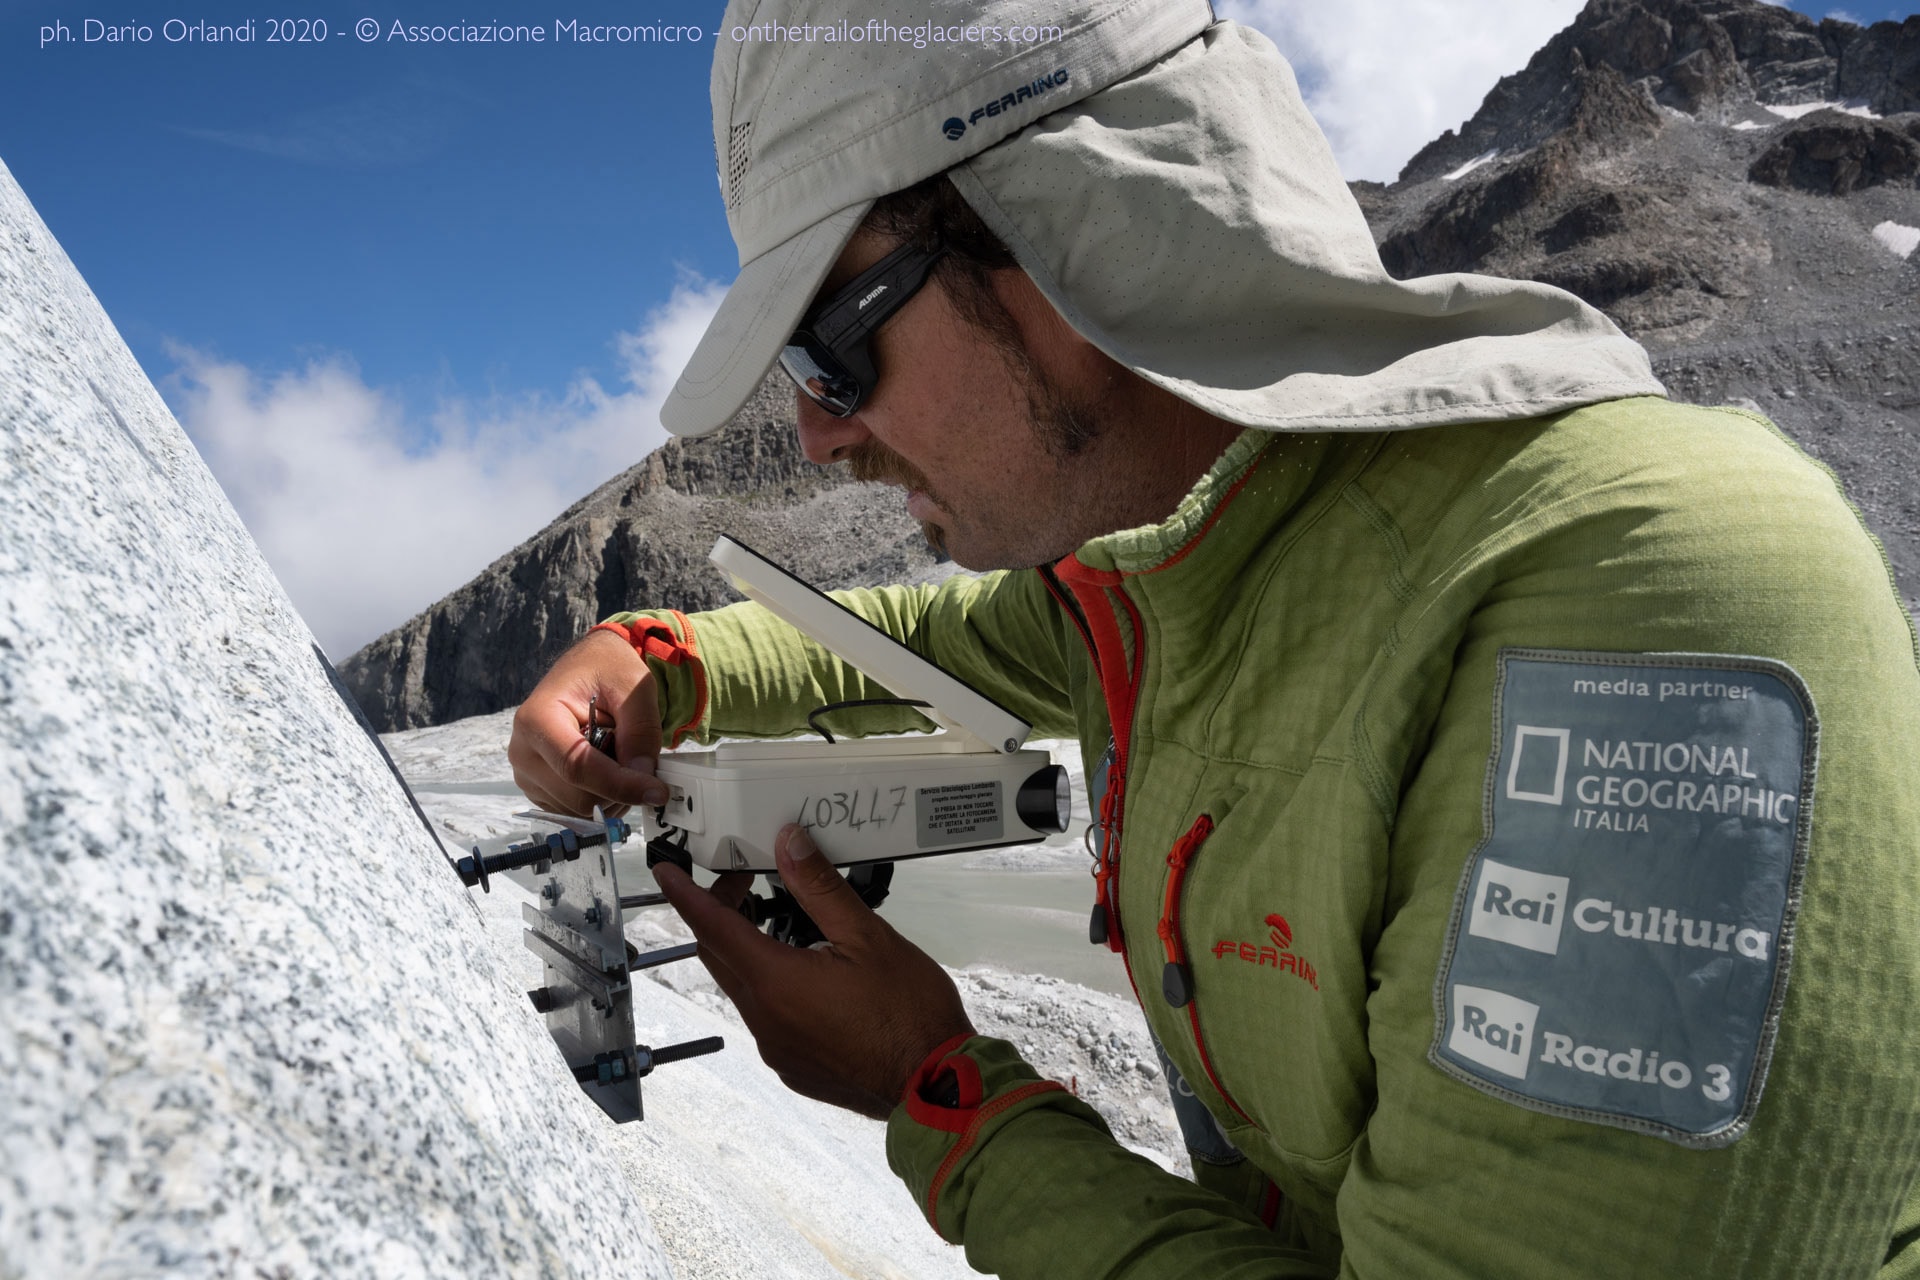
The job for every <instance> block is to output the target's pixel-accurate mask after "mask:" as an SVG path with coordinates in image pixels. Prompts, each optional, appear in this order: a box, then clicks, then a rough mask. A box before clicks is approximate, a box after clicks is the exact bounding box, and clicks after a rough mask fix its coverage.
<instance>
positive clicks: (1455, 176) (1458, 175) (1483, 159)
mask: <svg viewBox="0 0 1920 1280" xmlns="http://www.w3.org/2000/svg"><path fill="white" fill-rule="evenodd" d="M1499 154H1500V149H1499V148H1498V147H1495V148H1494V149H1493V150H1492V151H1489V152H1487V153H1486V154H1485V155H1479V156H1475V157H1474V158H1473V159H1471V160H1469V161H1467V162H1466V163H1465V164H1463V165H1461V166H1460V167H1459V168H1458V169H1455V170H1454V171H1453V172H1452V173H1443V174H1441V175H1440V181H1442V182H1458V181H1459V180H1460V179H1462V178H1464V177H1466V176H1467V175H1468V174H1470V173H1472V172H1473V171H1474V170H1475V169H1478V168H1479V167H1480V166H1481V165H1483V164H1487V163H1489V162H1491V161H1492V160H1493V159H1494V157H1496V156H1498V155H1499Z"/></svg>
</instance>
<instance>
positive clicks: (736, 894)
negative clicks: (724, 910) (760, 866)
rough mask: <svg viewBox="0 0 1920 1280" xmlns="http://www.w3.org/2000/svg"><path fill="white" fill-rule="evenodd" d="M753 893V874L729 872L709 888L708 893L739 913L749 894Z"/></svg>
mask: <svg viewBox="0 0 1920 1280" xmlns="http://www.w3.org/2000/svg"><path fill="white" fill-rule="evenodd" d="M752 891H753V873H752V872H750V871H729V872H727V873H726V874H725V875H723V876H721V877H720V878H719V879H718V880H715V881H714V882H713V883H712V884H711V885H709V886H707V892H708V893H710V894H712V895H713V896H714V897H715V898H718V899H719V900H720V901H721V902H722V903H724V904H726V905H727V906H728V907H731V908H732V909H733V910H735V911H738V910H739V909H740V904H741V903H743V902H745V901H746V900H747V894H749V893H750V892H752Z"/></svg>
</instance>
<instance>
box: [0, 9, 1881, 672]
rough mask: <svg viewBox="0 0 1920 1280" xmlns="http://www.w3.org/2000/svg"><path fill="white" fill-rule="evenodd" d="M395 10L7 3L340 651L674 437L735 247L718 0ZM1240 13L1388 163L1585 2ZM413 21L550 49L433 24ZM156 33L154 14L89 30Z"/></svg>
mask: <svg viewBox="0 0 1920 1280" xmlns="http://www.w3.org/2000/svg"><path fill="white" fill-rule="evenodd" d="M381 4H382V5H383V6H386V7H374V6H370V5H367V4H364V3H362V4H359V5H354V6H347V7H344V8H339V7H332V6H331V0H323V2H322V3H317V4H312V5H307V6H303V7H301V9H302V13H301V16H305V17H309V18H312V19H318V20H321V21H324V22H325V23H326V25H327V38H326V39H325V40H324V41H314V40H311V39H308V40H304V41H301V40H296V41H293V42H270V41H269V40H268V36H269V34H270V33H269V30H268V29H267V27H266V24H265V23H264V22H263V21H262V18H261V11H260V10H259V9H257V8H256V9H253V10H249V9H248V8H246V7H245V6H242V5H237V4H229V3H220V2H219V0H208V2H207V3H204V4H199V5H197V6H196V7H194V8H192V9H187V8H178V9H172V10H164V11H163V10H157V9H154V10H153V12H152V14H151V15H150V16H145V17H138V18H132V17H129V15H128V14H127V13H126V12H125V10H124V9H123V10H118V11H116V10H110V9H92V8H88V7H86V6H84V5H76V4H73V3H70V2H66V0H0V161H4V163H5V164H6V166H7V167H8V168H9V169H11V170H12V172H13V175H14V177H15V179H16V180H17V181H18V182H19V183H20V185H21V186H22V187H23V188H24V189H25V191H26V193H27V195H28V197H29V198H30V199H31V200H32V201H33V203H34V205H35V207H36V208H37V209H38V210H39V212H40V215H41V216H42V218H44V219H45V220H46V222H47V224H48V225H49V227H50V228H51V229H52V231H53V233H54V235H55V236H56V237H57V238H58V239H59V241H60V243H61V244H62V246H63V247H64V248H65V249H66V251H67V253H68V254H69V256H71V257H72V258H73V260H74V262H75V263H76V264H77V266H78V267H79V269H80V271H81V273H82V275H84V276H85V277H86V279H87V281H88V283H89V284H90V285H91V286H92V287H93V289H94V291H95V292H96V293H97V294H98V295H99V297H100V299H101V301H102V302H103V304H104V305H105V307H106V309H107V312H108V314H109V315H110V316H111V317H112V318H113V320H114V321H115V323H116V324H117V325H118V327H119V329H120V332H121V333H122V335H123V336H124V337H125V338H126V340H127V342H128V344H129V345H130V346H131V347H132V349H133V352H134V354H135V356H136V357H137V358H138V359H139V360H140V362H141V364H142V365H143V366H144V367H145V368H146V370H147V371H148V373H149V375H150V376H152V378H153V379H154V381H155V382H156V384H158V385H159V386H160V388H161V390H162V393H163V394H164V395H165V396H166V398H167V400H168V403H169V404H170V405H171V406H172V408H173V409H174V411H175V413H176V415H177V416H179V417H180V419H181V421H182V423H183V425H185V426H186V427H187V429H188V431H189V433H190V434H192V435H193V437H194V439H195V441H196V443H197V444H198V445H199V447H200V449H201V452H202V455H203V456H204V457H206V458H207V460H208V462H209V464H210V465H211V466H212V467H213V469H214V471H215V474H216V475H218V476H219V477H220V479H221V482H222V483H223V485H225V487H226V489H227V491H228V493H229V496H230V497H232V498H233V500H234V502H235V505H236V506H237V507H238V508H239V510H240V512H241V514H242V515H243V517H245V518H246V519H247V521H248V524H249V526H250V527H251V528H252V529H253V531H254V533H255V536H256V537H257V538H258V539H259V541H260V542H261V545H262V547H263V549H265V551H266V552H267V555H268V558H269V559H270V560H271V561H272V562H273V564H274V567H275V569H276V571H277V572H278V573H279V574H280V576H281V579H282V581H283V582H284V583H285V584H286V585H287V587H288V589H289V592H290V593H291V594H292V596H293V598H294V600H295V603H296V604H297V605H299V606H300V608H301V610H302V612H303V613H304V614H305V615H306V617H307V618H308V621H309V622H310V624H312V625H313V627H314V629H315V631H316V633H317V634H318V635H319V637H320V639H321V640H322V642H323V643H324V644H325V645H326V646H327V648H328V649H329V651H330V652H333V653H334V654H335V655H336V656H344V655H345V654H346V653H348V652H350V651H351V650H352V649H353V648H355V647H357V646H358V645H359V644H361V643H363V642H364V641H366V640H368V639H370V638H372V637H373V636H374V635H376V634H378V633H379V632H380V631H382V630H384V629H386V628H388V627H390V626H393V625H396V624H398V623H399V622H401V621H404V620H405V618H406V617H408V616H409V615H411V614H412V613H413V612H415V611H417V610H419V609H421V608H423V607H425V606H426V605H428V604H430V603H431V602H432V601H433V600H434V599H436V598H438V597H439V596H440V595H442V594H444V593H445V592H447V591H449V590H451V589H453V588H454V587H456V586H458V585H459V584H460V583H461V582H463V581H465V580H466V579H467V578H468V577H470V576H471V575H472V574H473V573H474V572H477V571H478V570H479V569H481V568H483V567H484V566H485V565H486V564H487V563H488V562H489V561H490V560H491V559H493V558H494V557H495V556H497V555H499V554H501V553H503V552H505V551H506V550H508V549H509V548H511V547H512V546H513V545H514V544H515V543H517V542H518V541H520V540H521V539H523V538H524V537H526V536H528V535H529V534H531V533H533V532H534V531H536V530H538V529H539V528H540V527H541V526H543V525H544V524H545V523H546V522H547V521H548V520H549V519H551V517H552V516H553V515H554V514H556V513H557V512H558V511H559V510H560V509H562V508H563V507H564V506H565V505H566V504H567V503H569V502H571V501H573V500H574V499H575V498H578V497H579V496H580V495H581V494H583V493H585V492H586V491H588V490H589V489H591V488H592V487H594V485H596V484H598V483H599V482H601V481H603V480H605V479H607V478H609V477H611V476H612V475H613V474H615V473H616V472H617V471H619V470H620V469H621V468H622V467H624V466H627V465H630V464H631V463H632V462H634V461H636V460H638V458H639V457H640V456H642V455H643V454H644V453H645V452H646V451H647V450H648V449H650V448H652V447H654V446H655V445H657V444H658V443H659V442H660V441H661V440H662V439H663V438H664V435H663V433H661V432H660V430H659V428H658V425H657V422H655V420H654V418H653V414H654V412H655V410H656V409H657V405H658V401H659V398H660V396H661V395H662V394H664V391H665V389H666V387H667V386H668V385H670V383H671V379H672V377H673V375H674V373H676V372H677V370H678V367H679V364H680V363H681V362H682V361H684V359H685V356H686V354H687V352H688V351H690V350H691V343H692V342H693V341H694V340H695V339H696V338H697V336H698V333H699V331H700V329H701V327H702V326H703V325H704V321H705V317H706V316H707V315H709V314H710V313H711V310H712V307H713V305H714V304H715V302H716V300H717V298H718V296H719V290H720V289H721V288H722V287H723V286H724V284H725V282H727V281H728V280H730V279H731V278H732V275H733V273H734V271H735V269H736V265H737V263H736V258H735V255H734V251H733V245H732V242H731V240H730V239H729V237H728V234H727V228H726V223H725V220H724V217H723V215H722V209H721V204H720V199H719V192H718V189H717V187H716V185H715V181H714V172H713V154H712V141H711V124H710V118H709V107H708V96H707V77H708V71H709V68H710V65H711V61H712V57H713V50H714V48H715V34H716V31H717V28H718V27H719V24H720V14H721V9H722V5H721V4H720V3H719V0H655V3H653V4H650V5H648V6H646V7H645V10H644V12H643V13H639V14H637V13H636V11H637V10H638V9H639V8H640V7H639V6H635V5H633V4H631V3H626V4H612V3H605V2H601V0H582V2H581V3H578V4H572V5H570V6H569V7H568V8H567V10H566V14H565V16H566V17H569V18H573V19H577V20H578V21H579V23H580V24H581V25H583V26H585V25H590V24H592V23H619V22H627V23H632V22H635V21H636V20H638V21H644V22H648V23H654V24H674V25H681V24H684V25H689V26H694V27H697V28H698V29H699V30H701V31H702V32H703V33H704V39H702V40H701V41H699V42H697V43H694V42H690V41H686V40H684V39H683V40H682V41H680V42H678V43H662V42H647V43H624V44H623V43H602V44H583V43H578V42H574V41H569V40H561V41H559V42H556V41H555V40H554V34H555V33H554V23H555V17H554V13H553V11H546V12H545V13H543V15H542V16H540V17H538V18H533V17H523V18H515V17H514V16H512V15H511V14H508V15H501V14H498V13H493V12H489V11H488V9H487V8H486V7H485V6H481V5H472V4H466V5H462V4H458V3H441V2H440V0H381ZM136 7H139V8H148V9H151V8H152V6H136ZM503 7H505V6H503ZM516 7H517V6H516ZM1218 7H1219V8H1220V9H1221V11H1222V13H1223V14H1232V15H1233V16H1236V17H1240V18H1241V19H1242V20H1247V21H1252V22H1254V23H1255V24H1256V25H1259V26H1261V27H1262V28H1263V29H1265V30H1267V31H1268V33H1269V34H1271V35H1273V36H1274V37H1275V39H1276V40H1278V41H1279V42H1280V43H1281V44H1282V47H1283V49H1285V50H1287V51H1288V52H1289V54H1290V56H1292V57H1294V59H1295V61H1296V63H1297V64H1298V65H1299V67H1300V69H1301V72H1302V79H1303V82H1304V83H1306V84H1307V85H1308V87H1309V93H1310V102H1311V104H1312V105H1313V106H1314V109H1315V111H1316V114H1318V115H1320V117H1321V119H1322V123H1323V124H1324V125H1325V126H1326V127H1327V129H1328V132H1329V135H1330V136H1331V137H1332V139H1333V141H1334V144H1335V148H1336V151H1337V152H1339V154H1340V156H1341V159H1342V163H1343V165H1344V166H1345V167H1346V169H1347V172H1348V174H1349V176H1354V177H1359V176H1366V177H1389V176H1391V173H1392V172H1393V170H1395V169H1397V167H1398V165H1399V163H1400V162H1402V161H1404V160H1405V159H1406V158H1407V156H1409V155H1411V154H1412V152H1413V151H1414V150H1415V149H1417V147H1418V146H1419V145H1421V144H1422V143H1424V142H1426V141H1428V140H1429V139H1431V138H1432V137H1433V136H1435V135H1437V134H1438V133H1439V132H1440V130H1441V129H1444V128H1447V127H1451V126H1453V125H1456V124H1458V123H1459V122H1460V121H1461V120H1463V119H1464V118H1465V117H1466V116H1467V115H1469V114H1471V113H1472V111H1473V109H1474V108H1475V107H1476V106H1477V105H1478V102H1479V99H1480V97H1481V96H1483V95H1484V94H1485V92H1486V90H1487V89H1488V88H1490V87H1491V86H1492V83H1493V81H1494V79H1496V78H1497V77H1498V76H1499V75H1500V74H1503V73H1505V72H1507V71H1511V70H1514V69H1516V68H1518V67H1519V66H1520V65H1522V64H1523V63H1524V62H1525V60H1526V58H1527V56H1528V55H1529V54H1530V53H1531V52H1532V51H1533V49H1535V48H1537V47H1538V46H1539V45H1540V44H1541V43H1542V42H1543V41H1544V40H1545V39H1546V38H1547V37H1548V36H1549V35H1551V34H1552V32H1553V31H1555V30H1557V29H1559V28H1560V27H1562V26H1564V25H1565V24H1566V23H1567V22H1568V21H1570V20H1571V18H1572V17H1573V15H1574V14H1575V13H1576V12H1577V11H1578V8H1579V4H1578V0H1457V2H1454V0H1352V3H1350V4H1347V5H1342V6H1328V5H1324V4H1319V3H1314V2H1313V0H1218ZM273 8H274V9H277V10H279V11H282V12H285V13H288V14H292V13H293V12H294V8H295V7H294V6H285V5H281V6H273ZM1806 11H1807V12H1811V13H1813V14H1814V15H1815V16H1821V15H1823V14H1825V13H1829V12H1834V10H1832V9H1829V8H1824V7H1814V8H1809V9H1807V10H1806ZM1844 12H1845V13H1846V14H1848V15H1849V16H1851V17H1854V18H1856V19H1859V20H1863V21H1874V20H1877V19H1881V18H1887V17H1895V18H1897V17H1902V16H1905V15H1906V14H1907V13H1909V12H1912V6H1911V5H1910V4H1909V5H1882V6H1872V5H1861V4H1854V5H1848V6H1846V7H1845V9H1844ZM250 14H251V15H252V16H253V18H254V27H255V32H256V40H255V42H254V43H251V44H237V43H235V44H204V43H201V44H196V43H193V42H190V41H185V40H181V41H174V40H169V39H168V38H167V36H168V34H169V28H167V26H166V20H167V19H168V18H170V17H177V18H179V19H183V20H185V21H187V22H192V21H194V20H204V21H205V22H206V23H208V24H211V25H216V26H217V25H220V24H234V23H239V22H241V21H243V20H244V19H246V18H247V17H248V16H249V15H250ZM90 17H91V18H95V19H97V20H98V23H99V25H98V26H97V27H94V28H89V27H87V26H86V22H87V20H88V19H89V18H90ZM365 18H371V19H372V20H373V21H374V22H375V23H376V25H377V26H378V28H379V35H378V38H376V39H374V40H373V41H371V42H367V41H363V40H361V39H359V38H358V37H357V35H356V34H355V30H354V27H355V23H357V22H359V21H360V20H362V19H365ZM395 21H399V22H402V23H405V24H416V25H418V24H429V23H433V22H448V21H475V22H501V23H513V22H522V23H526V24H537V25H540V26H542V27H543V28H544V29H545V31H546V34H547V37H548V39H547V42H546V43H544V44H538V45H534V44H525V43H516V44H502V43H496V44H492V45H478V44H454V43H439V44H422V43H413V42H407V41H400V40H394V39H392V38H390V32H391V27H392V24H393V23H394V22H395ZM127 22H133V23H135V24H136V25H144V26H145V27H146V28H147V29H148V36H147V38H146V39H145V40H140V39H138V38H136V39H134V40H120V41H114V40H108V39H104V38H101V39H93V40H88V39H86V38H85V37H86V36H87V35H89V34H99V35H104V34H105V33H106V32H107V31H108V30H109V29H113V28H118V27H120V26H121V25H122V24H125V23H127ZM48 27H53V28H54V29H55V30H54V33H53V38H52V39H50V40H43V29H44V28H48ZM62 27H64V31H65V36H64V37H63V36H62V34H61V28H62ZM171 30H172V31H175V32H177V31H178V30H179V29H178V28H173V29H171ZM284 33H285V34H292V35H308V36H311V35H312V34H313V31H312V28H311V27H309V28H307V29H306V30H305V31H302V30H298V29H295V30H292V31H285V32H284ZM135 35H136V37H137V36H138V32H136V33H135ZM638 603H643V602H636V604H638Z"/></svg>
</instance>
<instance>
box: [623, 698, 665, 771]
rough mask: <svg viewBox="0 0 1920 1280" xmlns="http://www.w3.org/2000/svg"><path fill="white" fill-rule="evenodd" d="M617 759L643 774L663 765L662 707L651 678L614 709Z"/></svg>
mask: <svg viewBox="0 0 1920 1280" xmlns="http://www.w3.org/2000/svg"><path fill="white" fill-rule="evenodd" d="M613 758H614V759H615V760H619V761H622V762H624V763H625V764H626V766H627V767H628V768H629V769H632V770H635V771H636V772H639V773H647V774H651V773H652V772H653V771H654V770H655V769H657V768H659V763H658V762H659V759H660V709H659V700H658V696H657V695H656V694H655V692H654V688H653V682H652V681H650V680H649V681H645V682H643V683H641V684H638V685H635V686H634V689H633V693H632V694H631V695H629V696H628V698H627V700H626V701H625V702H623V703H621V704H620V705H619V706H618V707H615V708H614V709H613Z"/></svg>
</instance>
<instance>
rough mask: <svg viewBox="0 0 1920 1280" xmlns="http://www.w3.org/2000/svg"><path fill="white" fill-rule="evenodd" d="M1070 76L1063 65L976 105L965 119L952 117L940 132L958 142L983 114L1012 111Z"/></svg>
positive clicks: (991, 114)
mask: <svg viewBox="0 0 1920 1280" xmlns="http://www.w3.org/2000/svg"><path fill="white" fill-rule="evenodd" d="M1069 78H1070V77H1069V75H1068V72H1067V69H1066V68H1065V67H1062V68H1060V69H1059V70H1058V71H1055V72H1053V73H1052V74H1051V75H1044V76H1041V77H1040V78H1039V79H1038V80H1035V81H1032V82H1031V83H1028V84H1023V85H1021V86H1020V87H1019V88H1018V89H1015V90H1014V91H1013V92H1012V93H1007V94H1002V95H1001V96H1000V97H998V98H995V99H994V100H993V101H992V102H989V103H987V104H986V105H985V106H983V107H975V108H974V109H973V114H972V115H969V116H968V117H967V118H966V119H965V120H962V119H961V118H960V117H959V116H953V117H950V118H949V119H948V120H947V122H946V123H945V124H943V125H941V126H940V132H942V133H944V134H946V135H947V137H948V138H950V139H952V140H953V141H955V142H958V141H959V140H960V138H961V137H962V135H964V134H965V133H966V131H967V126H968V125H970V124H979V123H980V118H981V117H982V116H997V115H999V114H1000V113H1001V112H1002V111H1011V110H1013V108H1014V107H1016V106H1018V105H1019V104H1020V103H1022V102H1025V101H1027V99H1029V98H1037V97H1039V96H1040V95H1041V94H1043V93H1045V92H1046V91H1047V90H1049V89H1059V88H1062V87H1064V86H1065V85H1066V83H1067V81H1068V79H1069Z"/></svg>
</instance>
